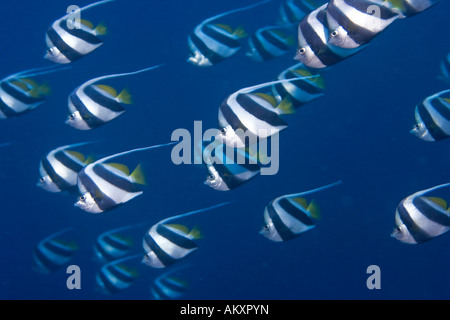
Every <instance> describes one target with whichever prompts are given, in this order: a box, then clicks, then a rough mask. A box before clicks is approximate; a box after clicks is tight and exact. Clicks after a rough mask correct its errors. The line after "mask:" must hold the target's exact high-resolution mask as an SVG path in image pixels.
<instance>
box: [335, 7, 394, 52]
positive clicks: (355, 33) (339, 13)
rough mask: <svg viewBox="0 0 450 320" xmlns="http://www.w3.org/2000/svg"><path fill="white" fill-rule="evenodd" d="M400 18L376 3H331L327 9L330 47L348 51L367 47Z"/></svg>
mask: <svg viewBox="0 0 450 320" xmlns="http://www.w3.org/2000/svg"><path fill="white" fill-rule="evenodd" d="M398 17H399V15H398V14H397V13H395V12H393V11H392V10H390V9H389V8H386V7H385V6H383V5H381V4H378V3H376V2H372V1H368V0H330V2H328V5H327V21H328V28H329V30H330V38H329V43H330V44H332V45H335V46H337V47H341V48H346V49H354V48H358V47H360V46H362V45H364V44H368V43H369V42H370V41H371V40H372V39H373V38H375V37H376V36H377V35H378V34H380V33H381V32H382V31H383V30H385V29H386V28H387V27H388V26H389V25H390V24H391V23H393V22H394V21H395V20H396V19H397V18H398Z"/></svg>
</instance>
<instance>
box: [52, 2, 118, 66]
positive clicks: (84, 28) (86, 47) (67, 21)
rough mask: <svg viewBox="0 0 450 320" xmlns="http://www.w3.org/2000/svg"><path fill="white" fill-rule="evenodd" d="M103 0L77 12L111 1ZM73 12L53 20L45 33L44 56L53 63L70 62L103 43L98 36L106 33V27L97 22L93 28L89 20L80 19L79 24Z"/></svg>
mask: <svg viewBox="0 0 450 320" xmlns="http://www.w3.org/2000/svg"><path fill="white" fill-rule="evenodd" d="M112 1H114V0H103V1H98V2H95V3H92V4H90V5H87V6H85V7H83V8H80V9H79V11H78V13H81V12H83V11H84V10H86V9H89V8H92V7H96V6H98V5H102V4H104V3H108V2H112ZM73 20H74V19H73V13H68V14H66V15H65V16H63V17H62V18H60V19H58V20H56V21H55V22H53V24H52V25H51V26H50V27H49V28H48V30H47V32H46V34H45V42H46V44H47V53H46V54H45V56H44V58H45V59H48V60H50V61H53V62H55V63H61V64H66V63H71V62H73V61H75V60H78V59H80V58H81V57H84V56H85V55H87V54H88V53H90V52H92V51H94V50H95V49H97V48H98V47H100V46H101V45H102V44H103V41H102V40H101V39H100V38H99V37H98V36H101V35H104V34H106V27H105V26H104V25H103V24H99V25H98V26H97V27H95V28H94V26H93V24H92V23H91V22H90V21H87V20H85V19H81V20H80V23H79V25H76V24H75V23H74V21H73Z"/></svg>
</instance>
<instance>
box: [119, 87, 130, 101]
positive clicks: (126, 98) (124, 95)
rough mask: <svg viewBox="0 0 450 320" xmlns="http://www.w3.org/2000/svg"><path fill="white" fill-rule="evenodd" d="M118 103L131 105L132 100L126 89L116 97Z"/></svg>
mask: <svg viewBox="0 0 450 320" xmlns="http://www.w3.org/2000/svg"><path fill="white" fill-rule="evenodd" d="M117 99H119V101H120V102H122V103H125V104H132V103H133V100H132V99H131V94H130V92H129V91H128V90H127V89H123V90H122V92H121V93H119V95H118V96H117Z"/></svg>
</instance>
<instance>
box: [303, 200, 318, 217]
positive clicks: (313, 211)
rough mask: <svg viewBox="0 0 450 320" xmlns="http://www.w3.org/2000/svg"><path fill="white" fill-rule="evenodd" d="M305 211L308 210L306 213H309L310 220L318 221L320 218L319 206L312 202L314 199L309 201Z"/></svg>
mask: <svg viewBox="0 0 450 320" xmlns="http://www.w3.org/2000/svg"><path fill="white" fill-rule="evenodd" d="M306 210H308V212H309V213H310V215H311V218H314V219H320V217H321V215H320V209H319V206H318V205H317V203H316V202H315V201H314V199H313V200H311V202H310V203H309V205H308V207H307V208H306Z"/></svg>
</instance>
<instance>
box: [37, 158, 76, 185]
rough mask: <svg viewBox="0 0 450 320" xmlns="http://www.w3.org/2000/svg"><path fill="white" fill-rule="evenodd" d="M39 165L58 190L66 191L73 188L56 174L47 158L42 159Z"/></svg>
mask: <svg viewBox="0 0 450 320" xmlns="http://www.w3.org/2000/svg"><path fill="white" fill-rule="evenodd" d="M41 164H42V167H43V168H44V170H45V172H47V174H48V176H49V177H50V179H51V180H52V182H53V183H54V184H55V185H56V186H57V187H58V189H59V190H67V189H70V188H72V187H74V186H73V185H71V184H70V183H68V182H67V181H66V180H64V179H63V178H61V177H60V176H59V175H58V174H57V173H56V171H55V169H53V166H52V164H51V163H50V162H49V161H48V159H47V158H42V160H41Z"/></svg>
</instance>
